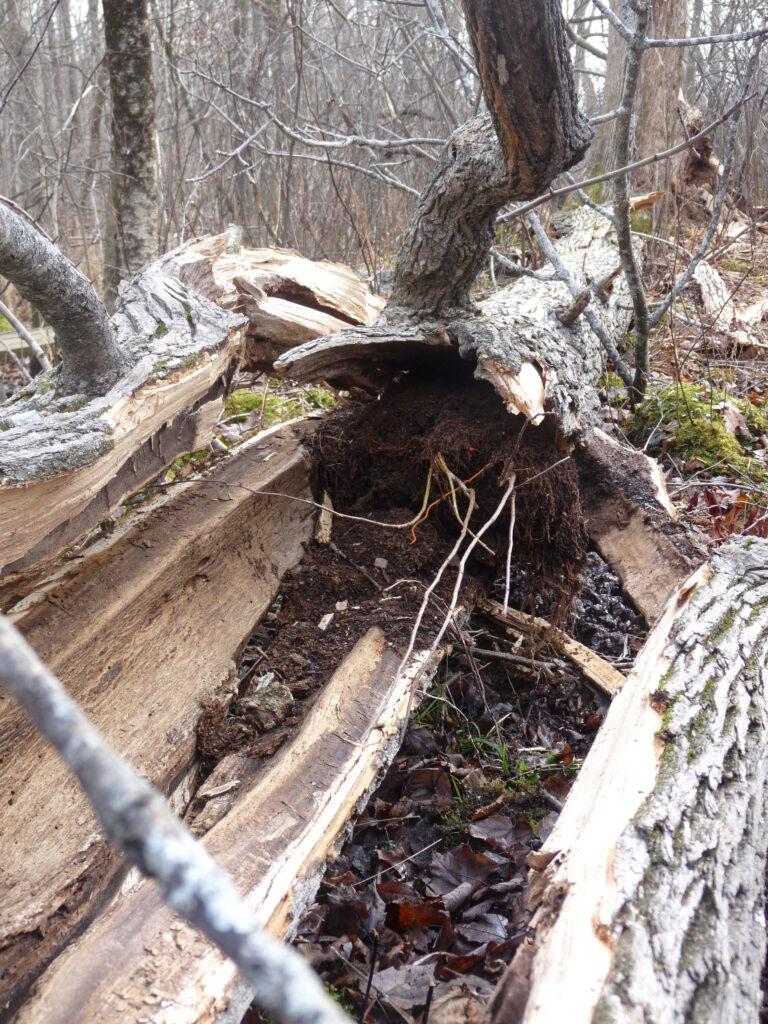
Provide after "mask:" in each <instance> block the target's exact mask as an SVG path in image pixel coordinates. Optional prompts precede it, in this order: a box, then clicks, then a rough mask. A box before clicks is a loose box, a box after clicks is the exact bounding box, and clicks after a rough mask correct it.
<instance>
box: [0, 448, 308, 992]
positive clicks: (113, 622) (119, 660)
mask: <svg viewBox="0 0 768 1024" xmlns="http://www.w3.org/2000/svg"><path fill="white" fill-rule="evenodd" d="M268 433H269V435H270V436H263V435H262V436H257V437H255V438H253V439H251V440H250V441H248V442H246V443H245V444H244V445H242V446H241V447H240V448H239V449H238V450H237V451H236V452H235V453H234V454H233V455H232V456H231V457H229V458H227V459H226V460H223V461H221V462H219V463H218V464H216V465H215V466H214V467H213V468H212V470H211V471H209V473H207V474H206V475H205V477H203V478H202V479H199V480H192V481H188V482H185V483H183V484H180V485H177V486H174V487H173V488H171V489H170V490H169V492H168V493H167V494H164V495H162V496H161V497H159V498H157V499H155V500H154V501H153V502H150V503H149V504H148V506H147V507H146V508H144V509H141V510H139V511H138V512H136V513H134V515H133V516H132V517H131V518H130V519H129V520H128V521H127V523H125V524H124V525H123V524H121V525H119V526H118V527H117V528H116V529H115V531H114V533H113V534H112V536H110V537H107V538H105V539H104V540H102V541H100V542H98V543H96V544H94V545H92V546H91V547H90V548H89V549H87V551H86V553H85V556H84V557H83V558H82V560H78V561H76V562H69V563H65V564H64V566H63V567H62V568H61V569H60V570H59V573H58V574H57V575H55V576H54V577H53V578H52V579H51V580H50V581H49V582H48V583H47V584H46V585H45V586H44V587H43V588H41V590H40V591H39V592H36V593H34V594H32V595H30V596H29V597H27V598H26V599H25V600H23V601H22V602H21V603H20V604H18V605H17V606H16V607H15V608H14V610H13V613H12V616H11V617H12V620H13V622H14V624H15V625H17V626H18V627H19V629H21V631H22V632H23V633H24V635H25V637H26V639H27V640H28V641H29V642H30V643H31V645H32V646H33V647H34V648H35V650H36V651H37V653H38V654H39V655H40V657H41V658H43V659H44V660H45V661H46V663H47V664H48V665H49V667H50V668H51V669H52V671H54V672H55V673H56V674H57V675H58V676H59V678H61V679H62V681H63V682H64V683H65V684H66V685H67V687H68V688H69V690H70V692H71V694H72V695H73V696H74V697H75V698H76V699H77V700H78V701H79V703H80V704H81V706H82V707H83V708H84V709H85V710H86V712H87V713H88V714H89V716H90V717H91V719H92V720H93V721H94V722H95V724H96V725H97V726H98V727H99V728H100V729H101V731H102V732H103V733H104V735H105V736H106V737H107V738H108V740H109V741H110V742H111V743H112V744H113V746H114V747H115V748H116V749H117V750H118V751H119V752H120V753H122V754H123V755H125V756H126V757H127V758H128V759H129V760H130V761H131V762H132V763H133V764H135V765H136V766H137V767H138V768H139V769H140V770H141V771H142V773H143V774H144V775H146V777H147V778H149V779H150V780H151V781H153V782H154V783H155V784H156V785H158V786H159V787H160V788H161V789H163V790H164V791H165V792H168V791H169V790H170V789H172V788H173V787H174V786H175V785H176V782H177V780H178V779H179V778H180V777H181V776H182V775H183V774H184V772H185V771H186V770H187V768H188V766H189V765H190V763H191V761H192V758H193V756H194V751H195V728H196V725H197V720H198V717H199V712H200V700H201V698H202V697H204V696H206V695H212V694H214V693H216V692H217V691H219V690H220V689H221V688H224V689H226V688H227V687H230V688H231V687H232V686H234V685H236V680H235V678H234V663H233V659H234V658H235V656H236V654H237V651H238V648H239V647H240V645H241V644H242V643H244V641H245V640H246V639H247V637H248V636H249V634H250V632H251V631H252V629H253V627H254V625H255V624H256V622H257V620H258V619H259V617H260V616H261V615H262V614H263V612H264V611H265V610H266V608H267V607H268V605H269V603H270V601H271V600H272V598H273V596H274V594H275V592H276V590H277V588H278V585H279V582H280V579H281V577H282V575H283V574H284V573H285V572H286V571H287V570H288V569H289V568H291V567H292V566H294V565H295V564H296V563H297V562H298V561H299V559H300V557H301V554H302V550H303V548H302V545H303V544H304V543H305V542H306V541H307V540H308V539H309V538H310V537H311V534H312V526H313V522H312V520H313V509H312V506H311V504H308V503H306V501H305V502H303V503H302V502H298V501H290V500H286V499H282V498H279V497H274V496H270V497H267V496H264V497H260V496H259V494H258V492H259V491H260V490H268V491H278V492H284V493H286V494H287V495H294V496H296V497H299V498H303V499H310V498H311V492H310V489H309V482H308V471H307V466H306V464H305V460H304V456H303V454H302V450H301V446H300V444H299V437H298V435H297V433H296V431H295V429H294V428H288V429H281V430H277V431H270V432H268ZM201 636H204V637H205V642H204V643H200V637H201ZM0 763H2V771H3V781H4V786H5V788H6V791H7V792H8V793H9V799H8V800H7V801H5V800H4V801H2V806H0V831H2V834H3V835H4V836H6V837H7V840H8V841H7V844H6V848H5V857H4V863H3V868H2V878H3V885H2V888H3V900H2V906H0V978H2V987H1V988H0V992H1V993H2V998H1V999H0V1006H7V1005H8V1004H9V1002H11V1001H13V1000H14V999H17V998H18V997H19V996H20V994H21V993H23V992H24V990H25V988H26V987H27V986H28V984H29V982H30V981H31V980H32V978H33V977H34V976H35V974H36V973H39V971H40V969H41V968H42V967H43V966H44V965H45V963H46V962H47V961H49V960H50V958H51V957H52V956H53V955H54V954H55V953H56V952H57V951H58V950H59V949H60V948H61V947H62V946H63V945H64V944H66V942H67V941H68V940H69V939H70V938H71V936H72V934H73V932H74V931H75V929H77V928H78V927H79V926H81V925H82V923H83V921H84V920H86V919H87V918H88V917H90V916H91V915H92V913H93V912H94V910H95V909H97V907H98V906H99V905H100V903H101V902H102V900H103V898H104V896H105V894H106V893H107V891H108V888H109V884H110V881H111V879H113V878H114V876H115V871H116V869H117V865H116V862H115V858H114V856H113V854H112V853H111V852H110V851H109V850H108V849H107V847H106V844H105V842H104V840H103V838H102V836H101V834H100V832H99V830H98V828H97V827H96V824H95V822H94V819H93V816H92V814H91V812H90V810H89V809H88V805H87V804H86V802H85V800H84V798H83V797H82V796H81V794H80V792H79V790H78V789H77V786H76V784H75V783H74V781H72V780H70V779H66V778H62V772H61V766H60V764H59V762H58V760H57V758H56V756H55V755H54V754H53V752H52V751H51V750H50V749H49V748H48V747H47V746H46V744H45V742H44V741H43V740H42V738H41V737H40V736H39V735H38V734H37V733H36V732H35V730H34V729H33V728H32V726H31V725H30V723H29V722H28V720H27V719H26V718H25V716H24V715H23V713H22V712H21V711H20V709H19V708H18V707H17V706H16V705H15V704H14V703H13V702H12V701H11V700H9V699H8V698H5V699H3V698H2V695H0Z"/></svg>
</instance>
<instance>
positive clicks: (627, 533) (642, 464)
mask: <svg viewBox="0 0 768 1024" xmlns="http://www.w3.org/2000/svg"><path fill="white" fill-rule="evenodd" d="M575 457H576V462H577V465H578V467H579V477H580V486H581V501H582V506H583V509H584V516H585V520H586V526H587V530H588V531H589V536H590V539H591V541H592V543H593V544H594V545H595V547H596V548H597V550H598V551H599V552H600V554H601V555H602V557H603V558H604V559H605V561H606V562H607V563H608V565H610V567H611V568H612V569H613V571H614V572H615V573H616V575H617V576H618V577H619V579H620V580H621V584H622V586H623V588H624V590H625V591H626V593H627V594H628V595H629V597H630V598H631V599H632V601H633V602H634V603H635V605H636V606H637V607H638V608H639V609H640V611H641V612H643V613H644V615H645V617H646V619H647V620H648V623H649V624H651V625H653V624H654V623H655V622H657V621H658V620H659V618H660V617H661V615H662V612H663V609H664V606H665V605H666V602H667V600H668V599H669V597H670V595H671V594H672V592H673V591H674V590H675V589H676V588H677V587H679V586H680V584H681V583H682V582H683V581H684V580H685V579H687V578H688V576H690V575H691V573H692V572H694V571H695V569H696V568H697V567H698V566H700V565H701V564H702V562H703V561H704V560H705V555H704V553H703V552H702V551H701V550H700V549H699V548H698V547H697V546H696V544H694V543H693V541H692V540H691V539H690V537H689V536H688V535H687V533H686V531H685V530H684V528H683V527H682V526H678V525H677V523H676V521H675V519H676V517H675V514H674V510H673V509H672V506H671V504H670V501H669V497H668V495H667V492H666V487H665V485H664V480H663V478H662V476H661V473H660V470H659V467H658V464H657V463H656V462H655V461H654V460H653V459H650V458H648V456H647V455H644V454H643V453H642V452H638V451H635V450H634V449H631V448H628V447H623V446H621V445H620V444H619V443H618V442H617V441H615V440H613V439H612V438H611V437H609V436H608V435H607V434H605V433H603V432H602V431H599V430H597V431H595V434H594V437H593V438H592V439H591V440H590V441H589V443H588V444H585V445H582V446H579V447H577V448H576V452H575Z"/></svg>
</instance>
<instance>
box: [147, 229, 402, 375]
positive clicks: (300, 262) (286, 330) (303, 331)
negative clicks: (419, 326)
mask: <svg viewBox="0 0 768 1024" xmlns="http://www.w3.org/2000/svg"><path fill="white" fill-rule="evenodd" d="M227 242H228V236H227V235H211V236H208V237H206V238H201V239H199V240H198V241H196V242H193V243H191V244H190V245H186V246H184V247H183V248H181V249H180V250H177V251H176V252H174V253H170V254H169V255H168V256H167V257H165V260H164V266H165V267H166V268H167V270H168V272H169V273H171V274H173V276H175V277H178V278H179V280H180V281H182V282H183V283H184V284H186V285H187V286H188V287H189V288H192V289H194V290H195V291H196V292H199V293H200V294H201V295H204V296H205V297H206V298H207V299H210V300H211V301H212V302H215V303H216V305H218V306H221V307H222V308H223V309H228V310H232V311H234V312H237V313H243V314H244V315H245V316H246V317H247V318H248V324H247V326H246V332H245V338H246V340H245V352H244V357H243V358H244V365H245V368H246V369H249V370H268V369H271V366H272V363H273V362H274V361H275V359H277V357H278V356H279V355H281V354H282V353H283V352H285V351H287V350H288V349H289V348H292V347H293V346H295V345H300V344H301V343H302V342H305V341H309V340H310V339H312V338H319V337H322V336H323V335H326V334H332V333H334V332H335V331H339V330H342V329H343V328H344V327H347V326H349V325H350V324H353V325H354V324H368V323H370V322H371V321H372V320H373V319H375V317H376V316H377V315H378V314H379V313H380V312H381V310H382V309H383V307H384V300H383V299H381V298H379V297H378V296H376V295H373V294H372V293H371V291H370V289H369V288H368V286H367V285H366V284H365V282H364V281H362V280H361V279H360V278H359V277H358V275H357V274H355V273H354V271H352V270H350V269H349V267H345V266H343V265H342V264H340V263H330V262H328V261H327V260H319V261H313V260H308V259H306V258H305V257H303V256H300V255H299V254H298V253H296V252H293V251H292V250H290V249H242V248H235V249H234V250H232V248H231V246H230V247H228V246H227Z"/></svg>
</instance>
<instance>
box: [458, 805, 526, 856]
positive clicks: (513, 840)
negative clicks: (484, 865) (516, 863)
mask: <svg viewBox="0 0 768 1024" xmlns="http://www.w3.org/2000/svg"><path fill="white" fill-rule="evenodd" d="M469 834H470V835H471V836H474V838H475V839H482V840H483V842H485V843H488V845H489V846H491V847H492V848H493V849H494V850H500V851H501V852H502V853H511V852H512V851H513V850H514V848H515V847H516V846H518V845H520V839H519V836H518V835H517V826H516V822H514V821H513V820H512V819H511V818H508V817H507V816H506V815H503V814H494V815H493V816H492V817H490V818H484V819H483V820H482V821H473V822H472V824H471V825H470V826H469Z"/></svg>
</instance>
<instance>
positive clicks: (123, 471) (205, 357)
mask: <svg viewBox="0 0 768 1024" xmlns="http://www.w3.org/2000/svg"><path fill="white" fill-rule="evenodd" d="M229 241H230V239H229V236H228V235H226V234H225V235H217V236H211V237H208V238H205V239H202V240H201V241H198V242H193V243H191V244H189V245H187V246H184V247H182V248H181V249H180V250H177V251H176V252H174V253H171V254H169V255H167V256H164V257H162V258H161V259H160V260H158V261H157V262H156V263H155V264H153V265H152V266H151V267H149V268H147V269H146V270H145V271H143V272H142V273H141V275H140V276H139V277H138V278H137V280H136V281H135V282H132V283H131V285H130V286H129V288H128V289H127V290H125V291H124V294H123V297H122V300H121V301H122V305H121V306H120V307H119V308H118V310H117V311H116V313H115V315H114V316H113V318H112V323H113V328H114V330H115V333H116V335H117V336H118V338H119V339H120V340H121V342H122V344H123V347H124V349H125V350H126V352H128V353H130V359H131V362H132V366H131V369H130V370H129V371H128V372H126V374H125V375H124V377H123V378H122V379H121V380H120V381H119V382H118V383H117V384H116V385H115V387H114V388H113V389H112V391H111V392H110V393H109V394H108V395H106V396H104V397H98V398H96V399H89V400H87V401H86V400H85V399H84V398H80V397H78V396H74V397H73V396H58V395H57V393H56V391H57V386H58V385H57V378H56V374H55V371H54V372H53V373H52V374H49V375H46V376H45V377H44V378H38V380H37V381H36V383H35V385H34V388H33V389H32V392H31V395H30V397H29V398H20V399H19V400H18V401H16V402H12V403H10V404H9V405H7V406H5V407H4V409H3V412H2V413H1V414H0V428H2V432H3V433H2V436H3V447H2V453H1V454H0V573H2V576H3V578H2V582H0V603H2V604H7V603H8V601H9V600H10V599H11V598H13V597H15V596H17V595H18V594H19V593H24V592H27V591H28V590H29V589H30V587H31V586H34V584H35V582H36V581H37V580H39V579H40V578H41V573H42V572H44V571H45V569H46V567H47V563H48V560H49V559H51V558H53V557H55V556H56V555H57V554H59V553H60V552H61V551H63V550H64V549H65V548H66V547H67V546H68V545H70V544H72V543H73V542H74V541H76V540H78V539H79V538H81V537H83V536H85V535H86V534H87V533H88V532H89V530H91V529H93V527H95V526H97V525H98V524H99V523H100V522H101V521H102V520H103V519H104V518H105V517H107V516H108V515H109V514H110V513H111V512H112V511H113V510H114V509H115V508H116V507H117V506H119V505H120V504H121V502H122V501H123V500H124V498H125V497H126V496H127V495H129V494H131V493H133V492H135V491H136V490H138V489H140V488H141V487H142V486H143V485H144V484H145V483H146V482H147V481H148V480H151V479H152V478H153V477H154V476H156V475H157V473H159V472H160V471H161V470H162V469H164V468H165V467H166V466H168V465H169V464H170V463H171V462H173V460H174V459H175V458H176V457H178V456H179V455H182V454H184V453H186V452H189V451H194V450H195V449H197V448H201V447H204V446H205V445H206V444H208V442H209V441H210V440H211V438H212V436H213V435H214V433H215V423H216V419H217V417H218V415H219V413H220V412H221V408H222V400H223V398H224V397H225V395H226V392H227V391H228V390H229V388H230V386H231V381H232V378H233V375H234V373H235V371H236V370H237V369H238V368H246V369H269V368H270V367H271V363H272V360H273V359H274V358H276V356H277V355H279V354H280V353H281V352H283V351H285V350H286V349H288V348H291V347H293V346H295V345H298V344H300V343H302V342H305V341H307V340H309V339H311V338H315V337H317V336H319V335H326V334H329V333H331V332H333V331H337V330H339V329H341V328H344V327H347V326H349V325H350V324H359V323H367V322H368V321H369V320H371V319H373V318H374V317H375V316H376V314H377V313H379V312H380V311H381V308H382V306H383V300H381V299H379V298H378V297H376V296H374V295H373V294H372V293H371V292H370V290H369V289H368V286H367V285H366V284H365V282H363V281H362V280H361V279H360V278H359V277H358V276H357V275H356V274H354V273H353V272H352V271H351V270H349V269H348V268H347V267H343V266H341V265H339V264H334V263H327V262H319V263H315V262H313V261H312V260H308V259H304V258H303V257H301V256H299V255H298V254H297V253H294V252H291V251H289V250H282V249H278V250H275V249H255V250H249V249H240V250H238V251H237V252H228V251H227V245H228V244H229ZM214 302H215V303H216V305H214ZM243 314H244V315H243Z"/></svg>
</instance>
